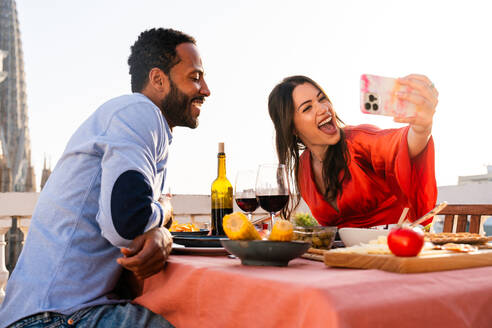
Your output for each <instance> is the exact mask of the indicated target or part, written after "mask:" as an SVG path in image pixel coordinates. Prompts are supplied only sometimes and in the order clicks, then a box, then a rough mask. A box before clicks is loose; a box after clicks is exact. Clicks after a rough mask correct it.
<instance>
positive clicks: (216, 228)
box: [211, 142, 232, 235]
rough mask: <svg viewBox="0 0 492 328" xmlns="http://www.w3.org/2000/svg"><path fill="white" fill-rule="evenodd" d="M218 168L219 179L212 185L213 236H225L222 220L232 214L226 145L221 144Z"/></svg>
mask: <svg viewBox="0 0 492 328" xmlns="http://www.w3.org/2000/svg"><path fill="white" fill-rule="evenodd" d="M217 160H218V168H217V179H215V180H214V182H213V183H212V190H211V199H212V213H211V216H212V222H211V226H212V235H225V233H224V228H223V227H222V218H223V217H224V215H226V214H230V213H232V185H231V183H230V182H229V180H227V177H226V155H225V152H224V143H223V142H219V153H218V154H217Z"/></svg>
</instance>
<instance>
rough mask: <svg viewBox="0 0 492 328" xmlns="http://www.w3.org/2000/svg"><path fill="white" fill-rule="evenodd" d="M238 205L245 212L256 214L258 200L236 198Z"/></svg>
mask: <svg viewBox="0 0 492 328" xmlns="http://www.w3.org/2000/svg"><path fill="white" fill-rule="evenodd" d="M236 204H237V206H239V208H240V209H242V210H243V211H244V212H248V213H251V212H254V211H255V210H256V209H257V208H258V200H257V199H256V197H254V198H236Z"/></svg>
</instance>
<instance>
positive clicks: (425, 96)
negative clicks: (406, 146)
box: [394, 74, 439, 134]
mask: <svg viewBox="0 0 492 328" xmlns="http://www.w3.org/2000/svg"><path fill="white" fill-rule="evenodd" d="M398 82H399V83H400V84H401V85H405V86H407V88H409V89H408V91H407V92H398V93H397V97H398V98H399V99H402V100H404V101H407V102H409V103H412V104H414V105H415V106H416V111H415V114H414V115H412V116H408V117H400V116H395V117H394V121H395V122H398V123H409V124H410V126H411V127H412V129H413V131H414V132H416V133H428V134H430V131H431V130H432V120H433V117H434V113H435V112H436V106H437V103H438V96H439V92H438V91H437V90H436V88H435V87H434V84H433V83H432V82H431V81H430V80H429V78H427V77H426V76H424V75H418V74H410V75H407V76H405V77H403V78H400V79H398Z"/></svg>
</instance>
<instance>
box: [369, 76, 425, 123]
mask: <svg viewBox="0 0 492 328" xmlns="http://www.w3.org/2000/svg"><path fill="white" fill-rule="evenodd" d="M397 92H409V88H408V87H407V86H405V85H401V84H400V83H398V80H397V79H394V78H390V77H383V76H377V75H370V74H363V75H361V77H360V110H361V111H362V112H363V113H365V114H375V115H386V116H393V117H394V116H400V117H409V116H414V115H415V113H416V111H417V107H416V106H415V104H413V103H411V102H408V101H405V100H402V99H400V98H398V97H397V96H396V93H397Z"/></svg>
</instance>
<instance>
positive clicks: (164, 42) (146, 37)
mask: <svg viewBox="0 0 492 328" xmlns="http://www.w3.org/2000/svg"><path fill="white" fill-rule="evenodd" d="M187 42H189V43H193V44H196V41H195V39H194V38H193V37H191V36H189V35H187V34H185V33H182V32H180V31H176V30H173V29H170V28H168V29H164V28H158V29H155V28H153V29H150V30H147V31H144V32H142V33H141V34H140V35H139V37H138V39H137V41H135V43H134V44H133V46H132V47H131V54H130V57H128V65H129V66H130V75H131V77H132V80H131V83H132V92H141V91H142V90H143V89H144V88H145V86H146V85H147V82H148V76H149V72H150V70H151V69H152V68H154V67H157V68H160V69H161V70H162V71H163V72H164V73H166V74H167V75H168V76H169V72H170V70H171V68H172V67H173V66H174V65H176V64H177V63H179V61H180V58H179V56H178V55H177V54H176V47H177V46H178V45H180V44H181V43H187Z"/></svg>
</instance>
